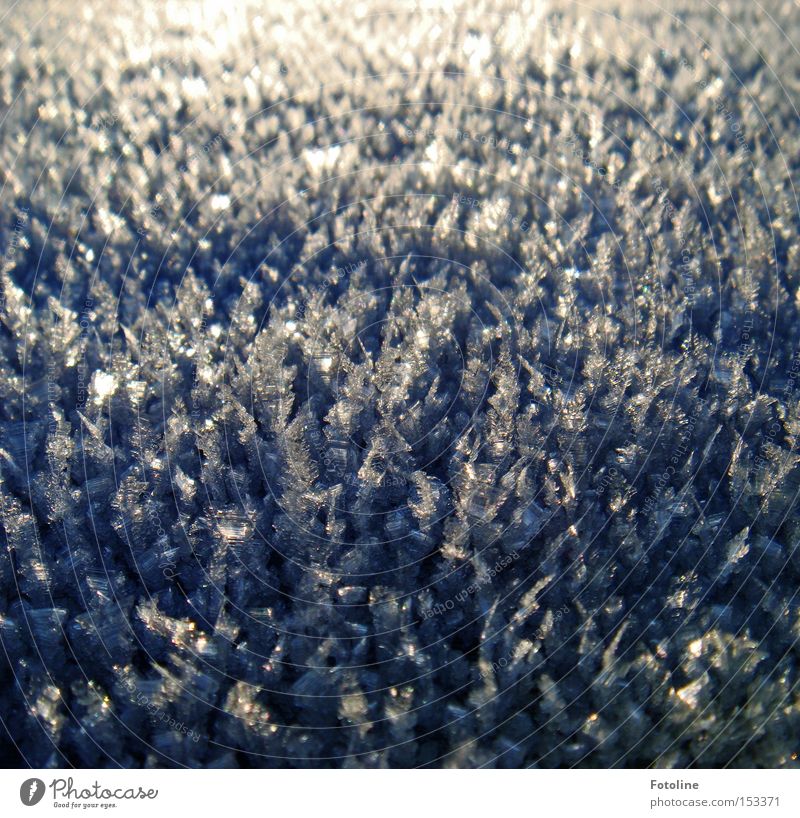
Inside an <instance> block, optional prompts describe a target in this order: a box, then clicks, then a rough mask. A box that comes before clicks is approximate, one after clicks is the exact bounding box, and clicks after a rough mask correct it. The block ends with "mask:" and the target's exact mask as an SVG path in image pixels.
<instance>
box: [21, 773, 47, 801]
mask: <svg viewBox="0 0 800 818" xmlns="http://www.w3.org/2000/svg"><path fill="white" fill-rule="evenodd" d="M43 797H44V781H42V779H41V778H29V779H28V780H27V781H23V782H22V786H21V787H20V788H19V798H20V801H22V803H23V804H25V806H26V807H32V806H34V805H36V804H38V803H39V802H40V801H41V800H42V798H43Z"/></svg>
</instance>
